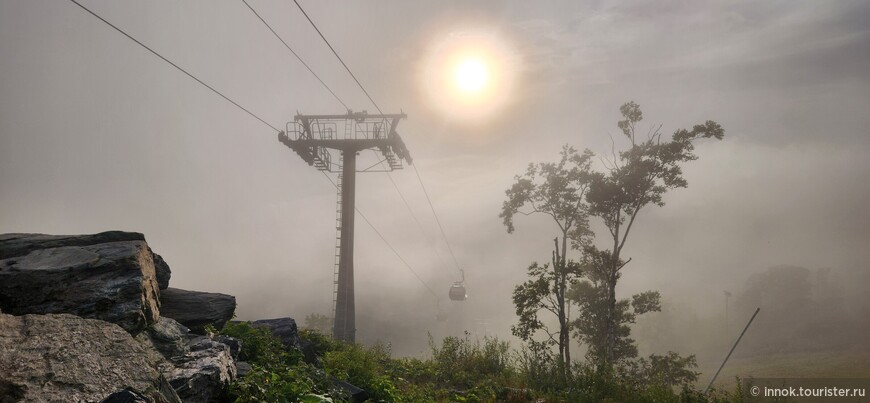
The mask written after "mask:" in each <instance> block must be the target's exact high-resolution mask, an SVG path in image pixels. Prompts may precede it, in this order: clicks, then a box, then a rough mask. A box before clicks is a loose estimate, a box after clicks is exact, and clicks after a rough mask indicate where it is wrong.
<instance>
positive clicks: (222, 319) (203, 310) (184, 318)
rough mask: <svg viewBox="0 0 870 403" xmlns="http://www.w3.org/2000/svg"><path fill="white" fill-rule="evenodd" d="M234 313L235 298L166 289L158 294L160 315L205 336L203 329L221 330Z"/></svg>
mask: <svg viewBox="0 0 870 403" xmlns="http://www.w3.org/2000/svg"><path fill="white" fill-rule="evenodd" d="M235 311H236V297H234V296H232V295H226V294H218V293H211V292H200V291H188V290H180V289H177V288H167V289H165V290H163V291H161V292H160V314H161V315H162V316H165V317H167V318H172V319H175V320H176V321H178V322H179V323H181V324H182V325H184V326H187V327H188V328H189V329H190V331H191V332H193V333H197V334H205V327H206V326H208V325H212V326H214V327H215V328H217V329H220V328H222V327H223V326H224V325H225V324H226V323H227V322H228V321H229V320H230V319H232V317H233V313H234V312H235Z"/></svg>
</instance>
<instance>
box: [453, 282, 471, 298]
mask: <svg viewBox="0 0 870 403" xmlns="http://www.w3.org/2000/svg"><path fill="white" fill-rule="evenodd" d="M466 299H468V295H466V294H465V285H463V284H462V282H460V281H457V282H455V283H453V285H452V286H450V300H451V301H465V300H466Z"/></svg>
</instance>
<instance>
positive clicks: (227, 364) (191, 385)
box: [136, 317, 241, 402]
mask: <svg viewBox="0 0 870 403" xmlns="http://www.w3.org/2000/svg"><path fill="white" fill-rule="evenodd" d="M136 338H137V340H139V341H140V343H142V344H143V345H145V346H146V347H147V348H148V349H151V350H153V351H156V352H159V353H160V356H159V357H158V361H160V364H159V366H158V367H159V369H160V371H161V372H162V373H163V375H164V376H165V377H166V379H167V380H168V382H169V384H170V385H171V386H172V388H173V389H175V391H176V392H177V393H178V396H179V397H181V399H182V400H183V401H185V402H208V401H215V400H217V399H219V398H220V397H221V396H222V395H223V394H224V391H225V390H226V388H227V386H229V384H230V382H232V381H233V379H235V377H236V373H237V370H236V362H235V358H236V355H237V354H238V351H239V349H240V348H241V342H239V340H237V339H234V338H232V337H227V336H217V337H214V338H212V337H211V336H193V335H190V334H189V333H188V329H187V328H186V327H184V325H182V324H180V323H178V322H176V321H175V320H172V319H169V318H164V317H161V318H160V320H159V321H157V323H155V324H154V325H153V326H152V327H150V328H148V329H147V330H146V331H144V332H142V333H141V334H140V335H139V336H137V337H136Z"/></svg>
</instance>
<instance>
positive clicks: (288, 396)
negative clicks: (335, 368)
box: [222, 322, 334, 402]
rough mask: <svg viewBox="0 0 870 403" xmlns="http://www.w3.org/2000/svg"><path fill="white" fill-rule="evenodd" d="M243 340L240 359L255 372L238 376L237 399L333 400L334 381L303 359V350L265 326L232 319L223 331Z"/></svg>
mask: <svg viewBox="0 0 870 403" xmlns="http://www.w3.org/2000/svg"><path fill="white" fill-rule="evenodd" d="M222 333H223V334H224V335H227V336H230V337H235V338H237V339H239V340H240V341H241V343H242V349H241V351H240V352H239V359H240V360H242V361H245V362H248V363H249V364H251V372H250V373H249V374H247V375H246V376H244V377H242V378H239V379H237V380H236V381H235V382H234V383H233V384H232V385H231V386H230V390H229V395H230V399H231V400H232V401H234V402H262V401H267V402H294V401H304V402H331V401H333V400H332V399H331V398H330V397H329V394H330V393H334V392H332V391H331V385H330V384H329V382H328V380H327V379H326V378H325V376H323V374H318V372H317V371H316V369H315V368H313V367H311V366H310V365H308V364H306V363H304V362H302V354H301V353H300V352H299V351H298V350H295V349H287V348H285V347H284V345H283V344H282V343H281V340H279V339H278V338H277V337H275V336H273V335H272V333H271V332H270V331H269V330H268V329H266V328H263V327H254V326H251V324H250V323H247V322H238V323H234V322H229V323H227V324H226V326H224V329H223V331H222Z"/></svg>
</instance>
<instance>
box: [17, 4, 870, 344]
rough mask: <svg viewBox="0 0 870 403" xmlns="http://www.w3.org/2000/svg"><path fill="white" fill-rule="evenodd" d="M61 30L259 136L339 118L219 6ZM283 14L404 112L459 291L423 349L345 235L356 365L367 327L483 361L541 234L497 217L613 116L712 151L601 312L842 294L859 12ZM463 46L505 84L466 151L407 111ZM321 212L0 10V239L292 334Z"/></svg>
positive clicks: (582, 9) (62, 43) (292, 186)
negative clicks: (497, 48) (628, 116)
mask: <svg viewBox="0 0 870 403" xmlns="http://www.w3.org/2000/svg"><path fill="white" fill-rule="evenodd" d="M250 3H251V4H252V6H254V7H255V8H257V9H258V11H259V12H260V13H261V14H262V15H263V16H264V18H266V19H267V20H268V21H270V23H272V24H273V25H274V26H275V27H276V30H277V31H278V32H279V33H280V34H281V35H282V36H283V37H284V38H285V39H287V41H288V42H289V43H290V44H291V45H292V46H293V47H294V49H295V50H296V51H297V52H298V53H299V54H300V55H301V56H302V57H303V58H305V59H306V61H307V62H308V63H309V64H310V65H311V66H312V68H314V69H315V70H316V71H317V72H318V74H319V75H321V77H322V78H323V79H324V81H326V82H327V83H328V84H329V85H330V86H331V87H332V88H333V89H334V90H335V91H336V92H337V93H338V94H339V95H340V96H341V97H342V99H344V101H345V102H347V103H348V104H349V105H350V106H351V107H352V108H354V109H356V110H362V109H368V110H369V111H373V110H374V107H372V106H371V105H370V104H369V103H368V101H367V99H366V98H365V96H364V94H362V92H361V91H360V90H359V89H358V88H357V87H355V84H354V83H353V81H352V80H351V79H350V78H349V77H348V76H347V74H346V72H344V71H343V69H342V67H341V65H340V64H339V63H338V62H337V61H336V60H335V59H334V58H333V57H332V55H331V54H330V53H329V50H328V48H326V47H325V45H324V44H323V43H322V42H321V41H320V40H319V38H318V37H317V34H316V33H315V32H313V30H312V29H311V27H310V26H309V25H308V24H307V21H305V20H304V17H302V16H301V15H300V14H299V12H298V10H297V9H295V7H293V4H292V3H288V2H279V1H270V0H252V1H250ZM85 4H87V5H88V6H89V7H91V8H92V9H94V10H95V11H96V12H98V13H100V14H101V15H103V16H104V17H105V18H107V19H108V20H110V21H112V22H113V23H115V24H117V25H118V26H120V27H122V28H124V29H125V30H128V32H130V33H131V34H132V35H133V36H135V37H137V38H138V39H140V40H142V41H143V42H145V43H146V44H148V45H149V46H152V47H153V48H154V49H156V50H157V51H159V52H161V53H163V54H164V55H165V56H167V57H168V58H170V59H171V60H173V61H175V62H176V63H178V64H179V65H181V66H183V67H185V68H187V69H189V71H191V72H192V73H193V74H195V75H197V76H199V77H200V78H201V79H203V80H204V81H206V82H208V83H210V84H212V85H213V86H215V87H216V88H218V89H220V90H221V91H222V92H224V93H225V94H227V95H229V96H230V97H231V98H233V99H234V100H237V101H238V102H239V103H241V104H242V105H245V106H246V107H248V108H249V109H251V110H252V111H254V112H255V113H256V114H258V115H260V116H261V117H263V118H264V119H265V120H267V121H268V122H269V123H271V124H272V125H275V126H277V127H280V128H283V126H284V123H285V122H287V121H289V120H292V118H293V115H295V113H296V112H297V111H299V112H301V113H341V112H343V110H342V107H341V105H340V104H338V103H337V102H336V101H335V99H333V98H332V97H331V95H329V93H328V92H326V91H325V90H324V89H323V88H322V87H321V86H320V84H319V83H318V82H317V81H316V80H315V79H313V77H312V76H311V75H310V74H309V73H308V72H307V70H305V68H304V67H303V66H301V65H300V64H299V63H298V61H296V60H295V59H294V58H292V56H290V55H289V54H288V53H287V52H286V50H285V49H284V48H283V45H281V44H280V43H279V42H277V40H275V38H274V37H272V36H271V33H269V32H268V31H267V30H266V29H265V28H264V27H263V26H262V24H261V23H260V21H259V20H257V19H256V17H254V16H253V15H252V14H251V13H250V11H249V10H248V9H247V8H246V7H245V6H244V4H242V3H241V2H207V1H202V2H184V3H175V2H147V3H145V2H109V1H86V2H85ZM303 5H304V6H305V7H306V9H307V11H308V12H309V14H310V15H311V16H312V18H313V19H314V20H315V21H316V22H317V23H318V25H319V26H320V28H321V30H322V31H323V32H324V34H325V35H326V36H327V37H328V38H329V39H330V41H331V42H332V43H333V45H334V46H335V47H336V49H337V50H338V51H339V52H340V53H341V54H342V57H343V58H344V59H345V61H346V62H347V63H348V64H349V65H350V66H351V67H352V68H353V70H354V72H355V73H356V74H357V76H358V77H359V78H360V80H361V81H362V82H363V83H364V84H365V85H366V87H367V88H368V89H369V90H370V91H371V93H372V96H373V97H374V98H375V99H376V100H377V101H378V103H379V104H380V106H381V108H383V109H384V110H385V111H398V110H399V109H400V108H401V109H402V110H404V111H405V112H407V113H408V115H409V118H408V120H406V121H404V122H402V123H401V124H400V130H399V131H400V132H401V133H402V135H403V137H404V139H405V142H406V143H407V145H408V147H409V148H410V151H411V153H412V155H413V156H414V161H415V163H416V164H418V168H419V170H420V173H421V175H422V176H423V179H424V181H425V182H426V185H427V189H428V190H429V192H430V194H431V195H432V201H433V203H434V205H435V207H436V209H438V212H439V216H440V218H441V219H442V223H443V224H444V228H445V230H446V232H447V233H448V235H449V237H450V241H451V243H452V246H453V249H454V251H455V252H456V255H457V258H458V260H459V261H460V262H461V264H462V265H463V266H464V267H465V268H466V273H467V276H468V285H469V294H470V297H471V298H470V300H469V301H468V302H466V303H464V304H461V305H457V304H453V305H448V304H447V303H446V302H444V301H442V304H444V305H445V306H446V307H447V308H446V309H448V310H450V313H451V315H452V318H451V322H448V324H439V323H434V322H432V321H431V318H432V317H433V316H434V312H435V305H434V303H433V298H432V297H431V296H430V295H428V294H427V293H428V291H426V288H425V287H424V286H423V285H422V284H421V283H420V282H419V281H418V280H417V279H416V278H415V277H414V276H413V274H411V273H410V272H409V271H408V270H407V269H406V268H404V267H403V265H402V264H401V262H400V261H399V260H398V259H396V258H395V256H393V255H392V254H391V252H390V251H389V249H388V248H387V247H386V246H385V245H384V244H383V243H382V242H381V240H380V239H378V238H377V236H376V235H375V234H374V233H373V232H372V231H371V229H370V228H368V227H367V226H366V225H365V223H363V222H362V221H361V220H360V219H359V218H358V219H357V231H356V234H357V239H356V241H357V246H356V251H357V253H356V268H357V269H356V273H357V274H356V281H357V286H358V288H357V312H359V313H360V315H361V316H363V317H365V318H372V319H367V320H364V321H359V320H358V327H359V337H360V339H362V340H374V339H376V338H386V339H389V337H390V335H389V334H384V333H383V330H382V329H383V327H384V326H388V325H385V324H390V325H391V326H395V323H402V324H403V325H402V326H405V330H407V331H408V332H412V333H413V332H417V333H420V334H421V337H425V332H426V330H430V331H432V332H433V333H434V334H436V335H440V334H447V333H457V332H459V331H460V330H461V329H463V328H471V329H474V330H475V331H482V330H481V329H483V330H485V331H486V332H488V333H496V334H499V335H502V336H505V337H508V335H509V326H510V325H511V324H512V323H513V321H514V315H513V308H512V306H511V303H510V293H511V289H512V287H513V285H515V284H516V283H518V282H519V281H521V280H522V278H523V276H524V271H525V268H526V266H527V265H528V264H529V263H530V262H532V261H534V260H543V259H546V258H547V257H548V256H549V248H550V242H551V239H552V237H553V236H554V235H555V231H554V228H553V226H552V225H551V224H550V223H549V222H548V221H547V220H546V219H544V218H543V217H528V218H527V217H522V218H521V219H519V220H518V222H517V232H516V233H515V234H513V235H508V234H506V233H505V230H504V227H503V225H502V224H501V221H500V219H499V218H498V213H499V209H500V206H501V202H502V200H503V198H504V193H503V192H504V190H505V189H506V188H507V187H508V186H509V185H510V183H511V181H512V178H513V175H515V174H517V173H520V172H521V171H522V170H523V169H524V167H525V166H526V165H527V164H528V163H529V162H540V161H549V160H553V159H555V158H556V157H557V153H558V151H559V148H560V147H561V145H562V144H566V143H568V144H571V145H574V146H575V147H578V148H590V149H592V150H593V151H596V152H599V153H601V152H607V151H608V150H609V149H610V145H611V137H610V136H611V135H613V136H614V138H615V139H616V141H617V142H618V141H619V140H620V139H619V138H616V136H617V134H619V131H618V129H617V128H616V121H617V120H618V119H619V115H618V107H619V106H620V105H621V104H622V103H624V102H627V101H629V100H634V101H636V102H638V103H639V104H640V105H641V106H642V108H643V110H644V116H645V118H646V119H645V121H644V122H643V123H644V125H649V126H652V125H656V126H657V125H658V124H663V131H665V132H666V133H670V132H672V131H673V130H675V129H678V128H682V127H687V126H691V125H693V124H695V123H698V122H702V121H704V120H707V119H712V120H716V121H718V122H719V123H721V124H722V125H723V126H724V128H725V130H726V137H725V140H724V141H723V142H721V143H718V142H717V143H705V144H703V145H700V146H699V147H698V149H697V154H698V155H699V156H700V159H699V160H698V161H695V162H693V163H691V164H690V165H689V166H687V168H686V170H685V173H686V177H687V179H688V181H689V187H688V188H687V189H680V190H678V191H675V192H673V193H671V194H669V195H668V196H667V197H666V202H667V205H666V206H665V207H664V208H651V209H648V210H646V211H644V212H643V213H641V216H640V218H639V220H640V221H639V223H638V227H637V232H636V233H635V234H634V236H633V238H632V239H630V240H629V244H628V246H627V252H628V255H629V256H632V257H633V260H632V264H631V266H630V267H628V268H627V269H626V270H627V272H626V273H625V275H624V280H623V281H624V283H623V285H622V290H621V291H622V292H624V293H626V294H627V293H629V292H633V291H638V290H645V289H659V290H662V292H663V294H664V296H665V298H666V299H668V298H670V299H672V300H678V301H681V302H682V303H687V304H690V305H693V306H697V307H698V309H699V310H701V311H703V310H705V309H708V308H705V307H706V305H705V304H706V303H707V302H708V301H707V299H708V296H709V295H711V294H714V293H715V295H717V296H719V295H721V291H722V289H723V288H728V287H737V286H738V285H739V284H742V283H743V282H744V281H745V279H746V277H747V276H748V275H749V274H750V273H753V272H756V271H759V270H761V269H763V268H766V267H768V266H771V265H776V264H798V265H804V266H807V267H810V268H816V267H831V268H833V269H835V270H840V271H842V272H844V273H857V272H864V271H867V270H868V268H870V267H868V266H870V250H868V248H867V245H868V244H870V215H868V213H867V206H868V205H870V185H868V179H870V162H868V158H867V153H868V151H870V133H868V127H870V113H867V111H868V110H870V3H867V2H862V1H852V2H849V1H838V2H817V1H803V2H800V1H766V2H720V3H705V2H695V1H667V2H658V1H657V2H652V1H649V2H626V3H622V2H610V1H601V2H587V3H583V4H579V2H563V3H560V2H520V1H517V2H500V1H488V2H480V3H476V4H473V5H472V4H467V2H453V3H446V2H432V3H426V4H419V3H418V2H402V1H377V2H348V3H339V2H313V1H309V2H303ZM481 27H482V28H481ZM470 28H479V29H485V30H489V31H491V32H493V33H494V34H496V35H498V36H499V37H501V38H503V40H504V41H505V42H506V43H507V44H508V45H509V46H510V47H511V49H513V52H515V56H516V59H515V60H516V63H517V67H518V68H519V71H520V73H519V74H518V76H517V78H516V83H517V86H516V91H515V94H514V96H513V97H512V98H511V100H510V103H509V105H508V107H506V108H505V109H504V110H503V111H502V112H501V113H500V114H498V115H496V116H495V117H494V118H493V119H492V120H490V121H488V122H485V123H481V124H477V125H467V124H459V123H456V122H450V121H447V120H445V119H444V117H443V116H441V115H439V114H438V113H436V112H434V111H433V109H432V108H430V107H429V106H428V105H427V100H426V98H425V96H424V95H423V94H422V91H421V90H420V87H421V85H420V82H419V81H420V79H421V78H420V76H419V75H420V69H421V67H420V63H421V62H420V60H421V59H422V58H423V57H424V54H425V50H426V49H427V47H428V46H430V44H431V43H433V42H434V41H437V40H439V39H440V38H442V37H443V36H445V35H450V34H451V33H455V32H462V30H465V29H470ZM392 178H393V179H394V180H395V181H396V183H397V185H398V186H399V188H400V189H401V190H402V191H403V192H404V194H405V196H406V198H407V199H408V202H409V203H410V205H411V207H412V209H413V211H414V213H415V214H416V215H417V216H418V218H419V219H420V220H421V223H422V224H423V227H424V230H425V233H423V232H421V231H420V230H419V228H418V227H417V225H416V224H415V223H414V221H413V219H412V217H411V215H410V214H409V213H408V211H407V210H406V209H405V207H404V205H403V204H402V202H401V200H400V199H399V197H398V195H397V194H396V191H395V189H394V188H393V186H392V185H391V184H390V182H389V179H387V178H386V177H385V176H384V174H364V175H361V176H360V177H359V179H358V185H357V189H358V193H357V203H358V206H359V207H360V209H361V210H362V211H363V212H364V213H365V214H366V216H367V217H368V218H369V219H370V220H371V221H372V222H373V223H374V224H375V225H376V226H377V227H378V229H379V230H380V231H381V232H382V233H383V234H384V236H385V237H386V238H387V239H388V240H390V241H391V242H392V243H393V244H394V246H395V247H396V249H397V250H398V251H399V253H401V254H402V255H403V257H405V258H406V260H407V261H408V262H409V263H410V264H411V265H412V266H413V267H414V270H416V271H417V272H418V273H419V274H420V276H421V277H422V278H423V279H424V280H425V281H426V283H427V284H428V285H429V286H430V287H432V288H433V289H434V290H435V291H436V293H437V294H438V296H439V297H442V299H443V297H445V296H446V292H447V288H448V287H449V285H450V283H451V282H452V281H455V277H456V275H455V271H451V270H452V268H450V267H445V265H444V264H442V260H441V259H439V257H438V254H440V255H441V258H442V259H445V260H446V258H447V257H448V252H447V249H446V245H445V244H444V242H443V241H442V240H441V239H440V238H439V236H438V232H437V227H436V225H435V222H434V219H433V218H432V216H431V213H429V211H428V206H427V205H426V202H425V198H424V196H423V194H422V191H421V189H420V187H419V185H418V184H417V183H416V178H415V176H414V174H413V172H411V171H409V170H402V171H397V172H395V173H393V174H392ZM334 198H335V192H334V189H333V188H332V186H331V185H330V184H329V183H328V182H327V181H326V180H325V179H324V178H323V177H322V175H321V174H320V173H318V172H316V171H315V170H314V169H313V168H312V167H308V166H307V165H306V164H305V163H304V162H302V161H301V160H300V159H299V158H298V157H297V156H296V155H295V154H294V153H292V152H291V151H290V150H289V149H287V148H286V147H284V146H283V145H281V144H280V143H279V142H278V141H277V138H276V134H275V133H274V131H273V130H272V129H270V128H268V127H266V126H265V125H262V124H261V123H259V122H258V121H256V120H255V119H253V118H251V117H250V116H248V115H246V114H245V113H244V112H242V111H240V110H238V109H236V108H235V107H233V106H232V105H231V104H229V103H227V102H226V101H225V100H223V99H220V98H219V97H217V96H215V95H214V94H212V93H210V92H209V91H208V90H207V89H204V88H202V87H201V86H200V85H199V84H197V83H196V82H194V81H193V80H191V79H190V78H188V77H186V76H184V75H183V74H181V73H180V72H178V71H176V70H174V69H172V68H171V67H169V66H168V65H166V64H165V63H164V62H162V61H161V60H159V59H157V58H156V57H154V56H153V55H151V54H149V53H148V52H146V51H145V50H143V49H141V48H139V47H138V46H136V45H135V44H133V43H132V42H131V41H129V40H128V39H127V38H124V37H123V36H121V35H120V34H118V33H117V32H115V31H113V30H111V29H110V28H108V27H107V26H105V25H104V24H102V23H100V22H99V21H98V20H96V19H94V18H93V17H92V16H90V15H88V14H86V13H84V12H83V11H82V10H81V9H79V8H78V7H76V6H75V5H74V4H72V3H69V2H58V1H44V0H39V1H27V2H22V1H2V2H0V232H42V233H55V234H74V233H92V232H99V231H105V230H112V229H120V230H129V231H138V232H143V233H144V234H145V235H146V237H147V239H148V241H149V244H151V245H152V247H153V249H154V250H155V251H156V252H158V253H160V254H162V255H163V256H164V257H165V258H166V260H167V261H168V262H169V264H170V265H171V266H172V268H173V280H172V282H173V286H175V287H179V288H188V289H199V290H209V291H218V292H224V293H229V294H233V295H236V296H237V297H238V301H239V309H238V314H239V316H240V317H241V318H244V319H256V318H261V317H272V316H287V315H289V316H294V317H297V318H299V319H301V318H302V317H303V316H304V315H305V314H307V313H311V312H319V313H324V314H327V313H329V311H330V309H331V295H332V290H331V287H332V283H331V278H332V266H331V262H332V253H333V251H332V245H333V243H332V242H333V241H332V240H333V237H334V233H333V232H334V231H333V228H332V223H333V220H334V208H335V199H334ZM436 251H437V254H436ZM448 266H449V265H448ZM709 309H712V308H709ZM419 318H425V319H419ZM408 323H424V325H425V326H420V327H418V328H411V327H409V326H407V324H408ZM426 327H428V328H426ZM391 341H394V342H396V341H395V340H391ZM424 343H425V338H422V339H420V343H419V344H420V345H421V347H420V348H424V347H425V344H424ZM412 344H413V343H412ZM415 348H416V345H413V346H408V347H405V348H404V350H402V351H400V352H402V353H413V352H414V349H415Z"/></svg>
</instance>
